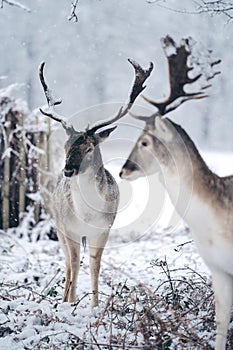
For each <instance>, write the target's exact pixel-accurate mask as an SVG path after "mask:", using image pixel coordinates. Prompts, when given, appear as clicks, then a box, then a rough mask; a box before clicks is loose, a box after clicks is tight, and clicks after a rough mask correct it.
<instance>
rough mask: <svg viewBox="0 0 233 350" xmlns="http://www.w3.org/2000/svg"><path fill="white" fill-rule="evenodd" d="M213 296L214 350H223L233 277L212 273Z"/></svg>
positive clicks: (232, 292) (228, 319)
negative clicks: (214, 315)
mask: <svg viewBox="0 0 233 350" xmlns="http://www.w3.org/2000/svg"><path fill="white" fill-rule="evenodd" d="M212 278H213V288H214V295H215V312H216V322H217V338H216V347H215V350H225V348H226V340H227V331H228V326H229V322H230V318H231V307H232V302H233V277H232V276H231V275H229V274H227V273H225V272H224V271H221V270H219V271H212Z"/></svg>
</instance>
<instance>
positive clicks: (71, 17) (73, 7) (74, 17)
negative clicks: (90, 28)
mask: <svg viewBox="0 0 233 350" xmlns="http://www.w3.org/2000/svg"><path fill="white" fill-rule="evenodd" d="M77 6H78V0H75V1H74V2H72V4H71V12H70V15H69V17H68V20H69V21H72V20H73V21H74V22H78V16H77V14H76V10H77Z"/></svg>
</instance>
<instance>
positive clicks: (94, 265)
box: [89, 232, 109, 307]
mask: <svg viewBox="0 0 233 350" xmlns="http://www.w3.org/2000/svg"><path fill="white" fill-rule="evenodd" d="M108 235H109V232H105V233H103V234H102V235H100V236H99V237H98V238H95V239H94V240H93V239H92V240H89V252H90V270H91V287H92V293H93V294H92V307H95V306H98V305H99V296H98V293H99V271H100V263H101V257H102V254H103V251H104V247H105V245H106V242H107V240H108Z"/></svg>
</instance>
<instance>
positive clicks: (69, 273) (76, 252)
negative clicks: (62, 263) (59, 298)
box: [63, 237, 80, 303]
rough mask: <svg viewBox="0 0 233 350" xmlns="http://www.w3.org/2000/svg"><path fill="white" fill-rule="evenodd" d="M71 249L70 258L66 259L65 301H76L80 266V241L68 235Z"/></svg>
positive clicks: (67, 239)
mask: <svg viewBox="0 0 233 350" xmlns="http://www.w3.org/2000/svg"><path fill="white" fill-rule="evenodd" d="M66 244H67V248H68V251H69V260H68V261H66V284H65V293H64V299H63V301H69V302H70V303H74V302H75V301H76V285H77V278H78V273H79V268H80V241H77V242H76V241H73V240H72V239H70V238H68V237H66Z"/></svg>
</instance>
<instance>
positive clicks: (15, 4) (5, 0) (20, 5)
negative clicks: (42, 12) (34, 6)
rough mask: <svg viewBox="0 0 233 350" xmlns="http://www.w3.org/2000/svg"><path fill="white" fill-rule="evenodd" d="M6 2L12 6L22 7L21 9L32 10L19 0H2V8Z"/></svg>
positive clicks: (0, 4) (0, 3)
mask: <svg viewBox="0 0 233 350" xmlns="http://www.w3.org/2000/svg"><path fill="white" fill-rule="evenodd" d="M4 4H7V5H10V6H15V7H18V8H20V9H21V10H24V11H26V12H31V10H30V9H29V8H28V7H26V6H25V5H23V4H21V3H20V2H18V1H15V0H1V2H0V8H3V5H4Z"/></svg>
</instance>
